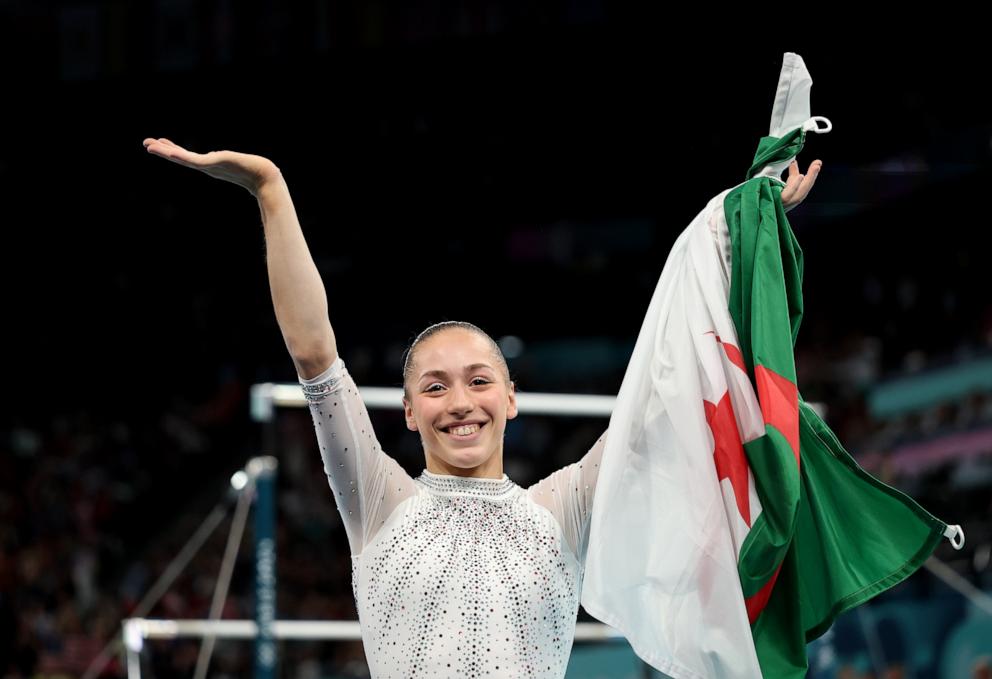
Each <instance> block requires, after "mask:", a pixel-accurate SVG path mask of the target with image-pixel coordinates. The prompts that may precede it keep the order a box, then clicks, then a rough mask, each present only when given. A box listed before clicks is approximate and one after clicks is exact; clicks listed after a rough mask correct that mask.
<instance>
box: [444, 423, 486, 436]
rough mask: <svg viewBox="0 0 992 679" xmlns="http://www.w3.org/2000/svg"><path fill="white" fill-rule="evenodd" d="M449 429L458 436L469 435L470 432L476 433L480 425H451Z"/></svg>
mask: <svg viewBox="0 0 992 679" xmlns="http://www.w3.org/2000/svg"><path fill="white" fill-rule="evenodd" d="M448 431H450V432H451V433H452V434H456V435H458V436H468V435H469V434H474V433H475V432H477V431H479V425H477V424H469V425H466V426H464V427H451V428H450V429H449V430H448Z"/></svg>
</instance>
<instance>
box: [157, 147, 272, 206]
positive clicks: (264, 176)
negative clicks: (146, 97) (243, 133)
mask: <svg viewBox="0 0 992 679" xmlns="http://www.w3.org/2000/svg"><path fill="white" fill-rule="evenodd" d="M144 145H145V150H147V151H148V152H149V153H151V154H153V155H156V156H160V157H162V158H167V159H168V160H171V161H172V162H174V163H178V164H179V165H183V166H185V167H191V168H193V169H195V170H199V171H200V172H204V173H206V174H208V175H210V176H211V177H214V178H216V179H223V180H224V181H226V182H231V183H232V184H237V185H238V186H241V187H243V188H245V189H247V190H248V191H249V192H250V193H251V194H252V195H253V196H257V195H258V190H259V188H260V187H261V186H262V185H264V184H265V183H266V182H269V181H273V180H275V179H276V178H278V177H279V176H280V172H279V168H278V167H276V165H275V163H273V162H272V161H271V160H269V159H268V158H263V157H262V156H255V155H251V154H249V153H238V152H236V151H210V152H209V153H194V152H193V151H188V150H186V149H184V148H183V147H182V146H179V145H178V144H174V143H172V142H171V141H169V140H168V139H165V138H164V137H162V138H159V139H153V138H151V137H149V138H148V139H145V141H144Z"/></svg>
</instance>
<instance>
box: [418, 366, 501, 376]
mask: <svg viewBox="0 0 992 679" xmlns="http://www.w3.org/2000/svg"><path fill="white" fill-rule="evenodd" d="M479 368H488V369H489V370H494V368H493V367H492V366H491V365H489V364H488V363H473V364H472V365H467V366H465V367H464V368H463V370H464V371H465V372H467V373H469V372H472V371H473V370H478V369H479ZM447 376H448V373H447V372H445V371H444V370H428V371H427V372H425V373H424V374H423V375H421V376H420V379H424V378H425V377H447Z"/></svg>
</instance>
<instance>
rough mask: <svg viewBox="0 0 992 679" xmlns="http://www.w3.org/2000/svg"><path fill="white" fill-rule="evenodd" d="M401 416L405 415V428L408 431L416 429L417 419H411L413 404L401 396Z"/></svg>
mask: <svg viewBox="0 0 992 679" xmlns="http://www.w3.org/2000/svg"><path fill="white" fill-rule="evenodd" d="M403 416H404V417H406V428H407V429H409V430H410V431H417V421H416V420H415V419H413V406H412V405H410V402H409V401H407V400H406V397H405V396H404V397H403Z"/></svg>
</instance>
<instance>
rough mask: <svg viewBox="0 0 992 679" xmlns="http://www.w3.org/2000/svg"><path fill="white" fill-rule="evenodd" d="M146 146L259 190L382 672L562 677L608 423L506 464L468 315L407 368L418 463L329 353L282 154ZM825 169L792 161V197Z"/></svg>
mask: <svg viewBox="0 0 992 679" xmlns="http://www.w3.org/2000/svg"><path fill="white" fill-rule="evenodd" d="M144 145H145V148H146V149H147V150H148V152H149V153H152V154H154V155H158V156H161V157H163V158H167V159H169V160H172V161H173V162H176V163H178V164H180V165H183V166H185V167H190V168H194V169H198V170H200V171H202V172H205V173H206V174H208V175H210V176H212V177H215V178H218V179H223V180H225V181H229V182H233V183H235V184H238V185H239V186H242V187H244V188H245V189H247V190H248V191H249V192H251V193H252V195H254V196H255V197H256V198H257V199H258V203H259V207H260V209H261V213H262V221H263V225H264V231H265V240H266V258H267V263H268V273H269V282H270V286H271V290H272V301H273V304H274V306H275V312H276V318H277V320H278V323H279V327H280V329H281V331H282V334H283V338H284V340H285V342H286V346H287V348H288V349H289V353H290V356H291V357H292V359H293V362H294V364H295V365H296V369H297V372H298V374H299V377H300V382H301V383H302V384H303V390H304V393H305V395H306V397H307V399H308V401H309V403H310V410H311V413H312V416H313V421H314V427H315V429H316V432H317V439H318V441H319V444H320V453H321V457H322V458H323V462H324V470H325V472H326V473H327V478H328V481H329V483H330V486H331V489H332V491H333V494H334V498H335V501H336V502H337V506H338V509H339V511H340V512H341V515H342V518H343V520H344V524H345V527H346V529H347V533H348V540H349V543H350V546H351V552H352V564H353V580H352V585H353V589H354V594H355V599H356V602H357V606H358V611H359V618H360V620H361V625H362V637H363V641H364V644H365V650H366V656H367V659H368V663H369V667H370V669H371V671H372V675H373V676H377V677H413V676H431V677H448V676H452V677H453V676H459V677H483V676H485V677H531V678H533V677H562V676H564V674H565V668H566V666H567V663H568V656H569V653H570V651H571V647H572V639H573V633H574V628H575V620H576V614H577V611H578V606H579V595H580V592H581V580H582V569H583V563H584V559H585V553H586V544H585V541H586V540H587V539H588V529H589V517H590V516H591V511H592V502H593V497H594V494H595V489H596V479H597V476H598V471H599V463H600V458H601V456H602V452H603V448H604V445H605V434H604V435H603V436H601V437H600V438H599V440H598V441H597V442H596V443H595V444H594V445H593V447H592V448H591V449H590V450H589V452H588V453H586V455H585V456H584V457H583V458H582V459H581V460H579V461H578V462H576V463H574V464H571V465H568V466H566V467H564V468H563V469H560V470H558V471H556V472H555V473H553V474H552V475H551V476H549V477H548V478H546V479H544V480H542V481H540V482H539V483H537V484H535V485H533V486H531V487H529V488H526V489H524V488H521V487H519V486H517V485H516V484H515V483H514V482H513V481H512V480H510V479H509V478H508V477H507V476H506V474H504V473H503V452H504V451H503V433H504V430H505V427H506V421H507V420H508V419H512V418H514V417H516V415H517V406H516V398H515V394H514V385H513V382H512V381H511V380H510V375H509V371H508V369H507V365H506V361H505V360H504V358H503V356H502V354H501V353H500V350H499V347H498V346H497V345H496V343H495V342H494V341H493V340H492V338H490V337H489V336H488V335H487V334H486V333H485V332H484V331H482V330H481V329H479V328H478V327H476V326H474V325H472V324H470V323H466V322H447V323H440V324H437V325H434V326H431V327H429V328H427V329H426V330H425V331H424V332H422V333H421V334H420V336H418V337H417V339H416V340H415V341H414V342H413V344H412V345H411V347H410V348H409V350H408V352H407V355H406V359H405V362H404V369H403V383H404V398H403V405H404V410H405V415H406V423H407V427H408V428H409V429H410V430H411V431H415V432H417V433H418V434H419V435H420V439H421V442H422V444H423V449H424V457H425V466H426V469H425V470H424V471H423V472H422V473H421V475H420V476H419V477H417V478H416V479H413V478H411V477H410V476H409V475H408V474H407V473H406V472H405V471H404V470H403V469H402V468H401V467H400V466H399V465H398V464H397V463H396V461H395V460H393V459H392V458H391V457H389V456H388V455H387V454H386V453H385V452H384V451H383V450H382V448H381V446H380V444H379V442H378V440H377V439H376V437H375V433H374V430H373V427H372V423H371V421H370V419H369V415H368V411H367V409H366V408H365V406H364V404H363V403H362V400H361V397H360V395H359V392H358V389H357V387H356V386H355V383H354V381H353V380H352V379H351V377H350V376H349V374H348V371H347V369H346V368H345V364H344V361H343V360H342V359H341V358H340V357H339V356H338V352H337V345H336V342H335V337H334V332H333V330H332V329H331V324H330V321H329V320H328V313H327V298H326V294H325V292H324V288H323V285H322V282H321V279H320V275H319V273H318V271H317V268H316V266H315V265H314V262H313V259H312V258H311V256H310V252H309V250H308V248H307V245H306V242H305V240H304V237H303V233H302V231H301V229H300V225H299V221H298V219H297V217H296V213H295V210H294V208H293V203H292V200H291V198H290V194H289V189H288V187H287V186H286V182H285V181H284V180H283V177H282V175H281V173H280V171H279V169H278V168H277V167H276V166H275V165H274V164H273V163H272V162H271V161H269V160H267V159H265V158H262V157H260V156H255V155H249V154H243V153H235V152H232V151H214V152H211V153H207V154H198V153H193V152H191V151H188V150H186V149H183V148H182V147H180V146H178V145H176V144H174V143H172V142H171V141H169V140H168V139H146V140H145V141H144ZM819 169H820V163H819V161H814V163H813V164H811V166H810V170H809V172H808V173H807V174H805V175H803V174H800V172H799V168H798V165H796V164H795V163H793V164H792V165H791V166H790V171H789V172H790V173H789V179H788V181H787V183H786V186H785V188H784V189H783V192H782V200H783V204H784V205H785V206H786V208H791V207H793V206H795V205H796V204H798V203H799V202H801V201H802V200H803V198H805V196H806V194H807V193H808V192H809V190H810V189H811V188H812V186H813V183H814V181H815V179H816V176H817V174H818V172H819Z"/></svg>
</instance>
